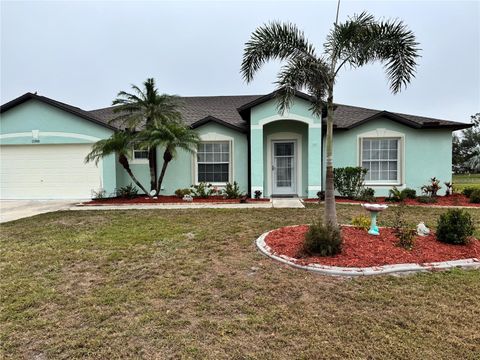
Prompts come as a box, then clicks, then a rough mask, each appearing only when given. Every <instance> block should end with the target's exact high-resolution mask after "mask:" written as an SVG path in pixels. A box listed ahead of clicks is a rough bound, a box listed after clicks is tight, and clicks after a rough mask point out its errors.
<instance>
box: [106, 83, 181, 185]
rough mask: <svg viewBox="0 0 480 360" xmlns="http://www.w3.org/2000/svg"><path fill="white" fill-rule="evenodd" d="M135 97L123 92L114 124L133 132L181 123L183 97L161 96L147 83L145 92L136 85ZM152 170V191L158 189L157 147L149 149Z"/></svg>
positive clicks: (121, 92)
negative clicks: (181, 100)
mask: <svg viewBox="0 0 480 360" xmlns="http://www.w3.org/2000/svg"><path fill="white" fill-rule="evenodd" d="M131 87H132V90H133V92H132V93H128V92H125V91H120V92H119V93H118V95H117V98H116V99H115V100H113V102H112V104H113V105H117V106H116V107H115V108H114V110H113V111H114V112H115V113H116V114H117V116H116V117H115V118H113V119H112V120H111V122H115V123H121V124H123V125H124V126H126V127H127V128H129V129H130V130H132V131H135V130H141V129H144V130H151V129H154V128H158V127H160V126H162V125H164V124H166V123H169V122H180V121H181V119H182V116H181V113H180V107H181V102H180V100H179V97H177V96H172V95H167V94H160V93H159V92H158V89H157V88H156V85H155V80H154V79H152V78H149V79H147V80H146V81H145V82H144V83H143V89H140V88H139V87H138V86H136V85H132V86H131ZM148 166H149V169H150V190H156V189H157V152H156V149H155V147H149V148H148Z"/></svg>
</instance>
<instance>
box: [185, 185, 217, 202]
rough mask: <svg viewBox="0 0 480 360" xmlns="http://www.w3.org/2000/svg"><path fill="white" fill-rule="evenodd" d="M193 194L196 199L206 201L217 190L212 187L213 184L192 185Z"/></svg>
mask: <svg viewBox="0 0 480 360" xmlns="http://www.w3.org/2000/svg"><path fill="white" fill-rule="evenodd" d="M191 193H192V195H193V196H195V197H199V198H202V199H206V198H208V197H209V196H212V195H213V194H214V193H215V189H214V188H213V187H212V184H207V183H204V182H201V183H200V184H198V185H192V188H191Z"/></svg>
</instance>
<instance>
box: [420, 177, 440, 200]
mask: <svg viewBox="0 0 480 360" xmlns="http://www.w3.org/2000/svg"><path fill="white" fill-rule="evenodd" d="M441 188H442V187H441V186H440V180H438V179H437V178H436V177H433V178H431V179H430V184H427V185H423V186H422V188H421V189H422V192H423V193H424V194H425V195H427V196H430V197H435V196H437V192H438V190H440V189H441Z"/></svg>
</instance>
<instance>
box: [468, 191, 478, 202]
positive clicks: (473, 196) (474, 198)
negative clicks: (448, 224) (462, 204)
mask: <svg viewBox="0 0 480 360" xmlns="http://www.w3.org/2000/svg"><path fill="white" fill-rule="evenodd" d="M470 202H471V203H472V204H480V189H477V190H475V191H474V192H472V193H471V194H470Z"/></svg>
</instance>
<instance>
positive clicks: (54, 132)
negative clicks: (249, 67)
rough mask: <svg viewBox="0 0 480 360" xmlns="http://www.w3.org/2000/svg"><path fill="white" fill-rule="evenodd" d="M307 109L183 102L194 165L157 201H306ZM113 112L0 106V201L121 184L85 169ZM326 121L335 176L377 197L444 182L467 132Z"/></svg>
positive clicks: (301, 98) (267, 101)
mask: <svg viewBox="0 0 480 360" xmlns="http://www.w3.org/2000/svg"><path fill="white" fill-rule="evenodd" d="M308 99H309V98H308V95H305V94H303V93H300V92H299V93H297V96H296V98H295V101H294V103H293V105H292V107H291V109H290V111H289V112H288V113H284V114H279V113H278V111H277V105H276V99H275V93H271V94H268V95H265V96H253V95H251V96H250V95H249V96H204V97H184V98H182V100H183V102H184V108H183V110H182V113H183V117H184V121H185V122H186V123H187V124H189V125H190V126H191V127H192V128H194V129H196V131H198V134H199V135H200V138H201V140H202V143H201V145H200V146H199V149H198V153H197V154H196V155H192V154H189V153H186V152H183V151H180V152H179V153H178V156H177V157H176V158H175V160H174V161H173V162H172V164H171V165H170V166H169V168H168V171H167V173H166V177H165V181H164V187H163V188H162V192H161V193H162V194H173V193H174V191H175V190H176V189H178V188H188V187H190V186H191V185H192V184H196V183H199V182H202V181H203V182H207V183H211V184H214V185H218V186H222V185H224V184H225V183H227V182H233V181H237V182H238V184H239V185H240V188H241V190H242V191H244V192H248V193H250V194H252V195H253V193H254V192H255V191H256V190H260V191H262V193H263V196H264V197H271V196H275V195H284V196H285V195H296V196H299V197H315V196H316V194H317V192H318V191H319V190H322V189H323V188H324V183H325V155H324V154H325V119H321V118H319V117H315V116H313V115H312V113H311V112H310V111H309V103H308ZM112 109H113V108H112V107H109V108H105V109H98V110H92V111H85V110H82V109H79V108H77V107H74V106H71V105H67V104H64V103H61V102H58V101H55V100H52V99H49V98H47V97H44V96H39V95H36V94H31V93H27V94H25V95H23V96H20V97H19V98H17V99H15V100H12V101H10V102H8V103H6V104H4V105H2V106H1V108H0V113H1V121H0V145H1V146H0V162H1V170H0V197H1V198H3V199H84V198H90V197H91V196H92V194H93V191H98V190H99V189H105V190H106V191H107V193H109V194H112V193H113V192H114V190H115V188H118V187H121V186H125V185H128V184H130V182H131V180H130V178H129V177H128V175H127V174H126V173H125V171H124V169H123V168H122V167H121V166H120V164H118V162H117V161H116V159H115V157H114V156H109V157H107V158H105V159H103V160H102V161H100V162H99V164H98V166H95V165H94V164H92V163H90V164H85V163H84V158H85V155H86V154H87V153H88V152H89V150H90V147H91V144H92V143H94V142H96V141H97V140H99V139H103V138H107V137H109V136H110V135H111V134H112V132H113V131H115V130H116V127H115V126H114V125H112V124H110V123H109V120H111V119H112V118H113V116H114V114H113V112H112ZM334 121H335V128H334V166H335V167H345V166H363V167H365V168H368V169H369V172H368V173H367V179H366V185H367V186H370V187H372V188H374V189H375V191H376V194H377V195H386V194H387V193H388V190H389V189H390V188H391V187H393V186H397V187H399V188H404V187H411V188H414V189H416V190H417V191H419V190H420V187H421V186H422V185H423V184H425V183H427V182H428V180H429V179H430V178H431V177H433V176H435V177H437V178H439V179H441V181H451V168H452V164H451V162H452V161H451V160H452V131H454V130H459V129H463V128H466V127H468V126H470V124H463V123H458V122H452V121H445V120H438V119H431V118H425V117H420V116H413V115H405V114H398V113H391V112H388V111H378V110H372V109H365V108H360V107H355V106H347V105H340V104H338V105H336V110H335V120H334ZM158 151H159V154H158V155H159V156H158V157H157V158H158V168H159V169H160V168H161V165H162V161H163V159H162V153H161V149H158ZM146 157H147V153H146V151H143V150H140V149H132V159H131V167H132V169H133V171H134V173H135V174H136V175H137V176H138V178H139V179H140V181H142V182H143V183H144V184H145V185H146V186H148V184H149V173H148V161H147V159H146Z"/></svg>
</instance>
